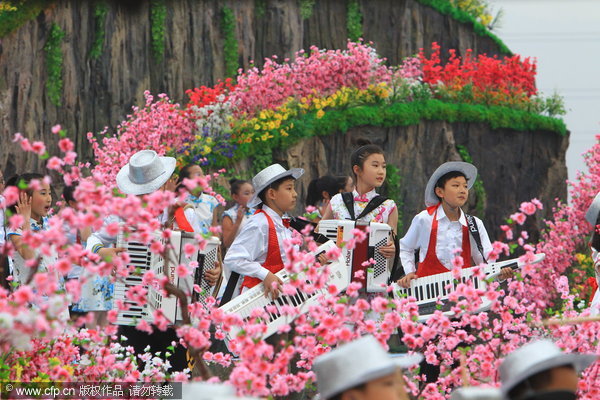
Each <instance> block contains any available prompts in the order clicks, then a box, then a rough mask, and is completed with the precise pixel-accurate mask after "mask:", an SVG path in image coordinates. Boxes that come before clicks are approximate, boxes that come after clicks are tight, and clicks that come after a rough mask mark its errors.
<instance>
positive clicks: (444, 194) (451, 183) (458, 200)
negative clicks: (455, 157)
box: [435, 176, 469, 207]
mask: <svg viewBox="0 0 600 400" xmlns="http://www.w3.org/2000/svg"><path fill="white" fill-rule="evenodd" d="M435 194H437V195H438V197H439V198H440V199H442V201H443V202H445V203H447V204H448V205H449V206H451V207H462V206H464V205H465V203H466V202H467V200H468V199H469V186H468V185H467V180H466V179H465V177H464V176H458V177H456V178H451V179H448V181H447V182H446V184H445V185H444V188H443V189H442V188H439V187H436V188H435Z"/></svg>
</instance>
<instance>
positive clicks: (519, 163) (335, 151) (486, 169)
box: [274, 122, 568, 240]
mask: <svg viewBox="0 0 600 400" xmlns="http://www.w3.org/2000/svg"><path fill="white" fill-rule="evenodd" d="M358 137H366V138H368V139H370V140H371V141H372V142H373V143H375V144H378V145H380V146H381V147H382V148H383V149H384V152H385V159H386V162H387V163H388V164H392V165H394V166H396V167H397V169H398V171H399V172H398V173H399V175H400V178H401V179H400V190H399V197H400V198H399V199H398V200H399V203H400V204H399V209H400V212H401V215H400V217H401V220H402V223H403V226H404V229H405V230H406V229H408V227H409V226H410V222H411V220H412V218H413V217H414V215H416V214H417V213H418V212H420V211H422V210H423V209H424V208H425V205H424V192H425V186H426V184H427V180H428V179H429V176H430V175H431V174H432V173H433V171H434V170H435V169H436V168H437V167H438V166H439V165H440V164H442V163H444V162H446V161H462V159H461V156H460V155H459V154H458V152H457V150H456V146H457V145H462V146H465V147H466V148H467V149H468V151H469V153H470V155H471V156H472V158H473V163H474V164H475V165H476V166H477V167H478V169H479V179H481V181H482V182H483V186H484V189H485V195H486V196H485V197H486V200H485V203H484V210H485V211H484V215H479V216H480V217H482V219H483V220H484V222H485V224H486V227H487V228H488V232H489V233H490V237H491V238H492V240H494V238H498V237H499V235H500V229H499V226H500V225H501V224H504V223H505V222H504V221H505V219H506V218H507V217H508V216H509V215H510V214H512V213H513V212H515V211H517V210H518V208H519V205H520V204H521V202H523V201H529V200H531V199H532V198H535V197H537V198H538V199H540V200H541V201H542V202H543V203H544V204H546V205H550V204H552V203H553V201H554V199H555V198H556V197H560V198H566V188H565V180H566V179H567V168H566V166H565V152H566V149H567V146H568V138H567V137H566V136H560V135H558V134H556V133H554V132H544V131H540V132H525V133H524V132H516V131H512V130H508V129H501V130H495V131H491V130H490V129H489V127H488V126H487V125H485V124H467V123H448V122H422V123H420V124H419V125H415V126H409V127H392V128H380V127H369V126H365V127H358V128H354V129H351V130H349V131H348V132H347V133H336V134H333V135H329V136H322V137H313V138H311V139H307V140H304V141H301V142H299V143H298V144H296V145H295V146H293V147H292V148H290V149H289V150H288V151H286V152H279V153H276V154H274V158H275V159H276V161H280V162H283V163H287V164H288V165H289V166H290V167H300V168H304V169H305V171H306V172H305V176H304V177H302V178H301V179H300V181H299V184H298V187H297V189H298V192H299V197H300V198H302V199H303V198H305V195H306V188H307V186H308V183H309V182H310V181H311V180H312V179H313V178H315V177H318V176H321V175H326V174H332V175H350V174H351V169H350V153H351V151H352V149H354V148H355V147H356V146H355V145H353V143H355V141H356V138H358ZM477 200H478V199H477V195H476V194H475V192H474V191H471V193H470V201H469V204H468V206H467V207H466V208H465V211H466V212H467V213H472V214H474V215H477V211H475V204H476V202H477ZM297 211H300V207H298V210H297ZM542 214H543V215H544V217H549V216H550V215H551V209H550V207H547V208H546V209H545V210H544V212H543V213H542ZM541 222H542V221H541V220H537V221H535V220H534V221H532V223H531V225H530V226H528V227H527V228H528V230H529V231H530V233H532V234H533V235H534V236H533V237H532V239H535V238H536V237H537V235H538V233H539V229H540V228H541V227H542V224H541ZM402 233H404V232H401V234H402Z"/></svg>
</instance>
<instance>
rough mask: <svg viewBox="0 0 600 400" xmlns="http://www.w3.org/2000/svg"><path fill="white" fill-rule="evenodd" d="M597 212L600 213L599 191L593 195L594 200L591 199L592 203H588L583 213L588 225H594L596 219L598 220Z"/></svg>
mask: <svg viewBox="0 0 600 400" xmlns="http://www.w3.org/2000/svg"><path fill="white" fill-rule="evenodd" d="M598 214H600V193H598V194H597V195H596V197H594V201H592V204H590V207H589V208H588V210H587V212H586V213H585V219H586V221H587V222H589V223H590V225H592V226H593V227H595V226H596V221H598Z"/></svg>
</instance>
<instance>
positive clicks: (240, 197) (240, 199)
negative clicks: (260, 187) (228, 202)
mask: <svg viewBox="0 0 600 400" xmlns="http://www.w3.org/2000/svg"><path fill="white" fill-rule="evenodd" d="M252 195H254V187H253V186H252V185H251V184H250V183H248V182H246V183H244V184H243V185H242V186H241V187H240V189H239V191H238V192H237V193H236V194H234V195H233V200H235V202H236V203H238V204H239V205H240V206H243V207H246V204H248V200H250V198H251V197H252Z"/></svg>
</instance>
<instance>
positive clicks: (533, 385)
mask: <svg viewBox="0 0 600 400" xmlns="http://www.w3.org/2000/svg"><path fill="white" fill-rule="evenodd" d="M561 367H569V368H573V369H575V367H574V366H573V365H572V364H565V365H557V366H556V367H552V368H561ZM552 368H550V369H545V370H543V371H540V372H538V373H537V374H535V375H532V376H530V377H529V378H527V379H524V380H523V381H522V382H520V383H518V384H517V385H516V386H515V387H514V388H512V389H511V390H510V391H509V392H508V398H509V399H511V400H518V399H524V398H526V397H527V396H528V395H530V394H531V391H534V392H539V391H542V390H544V389H545V388H546V387H547V386H548V384H549V383H550V380H551V379H552V372H551V370H552Z"/></svg>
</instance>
